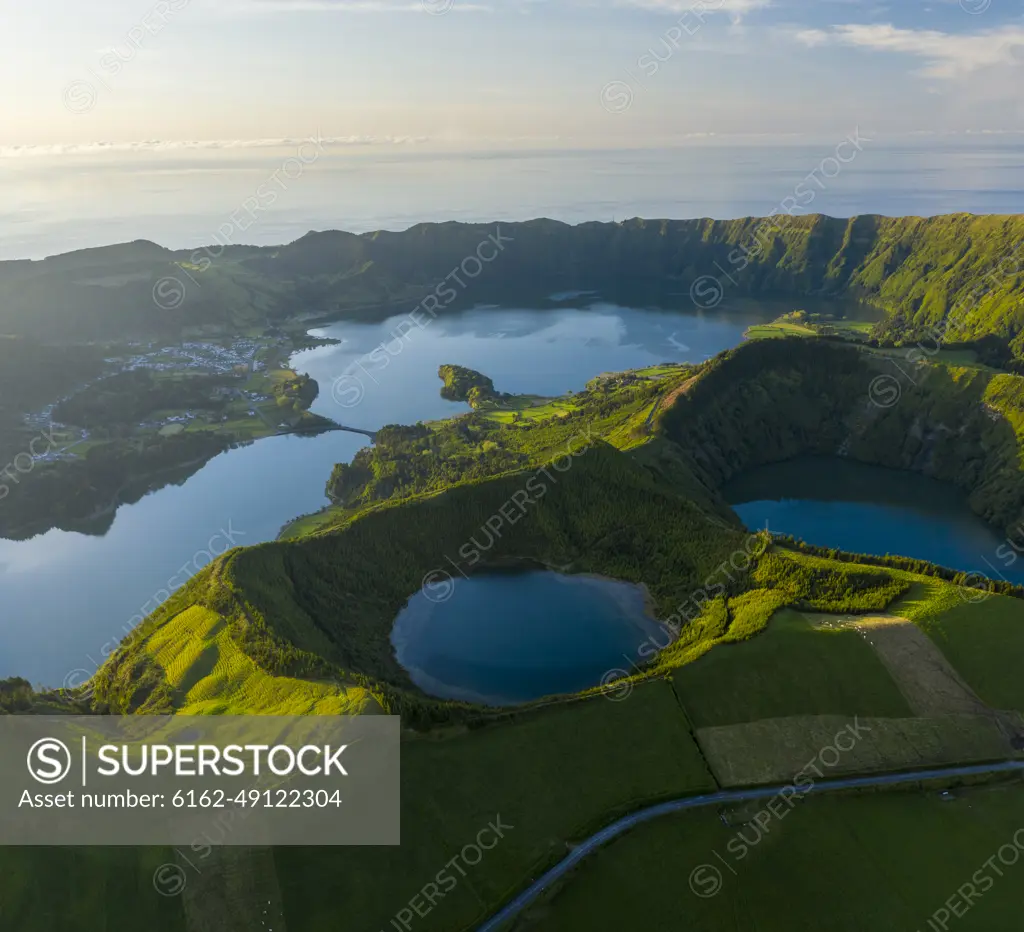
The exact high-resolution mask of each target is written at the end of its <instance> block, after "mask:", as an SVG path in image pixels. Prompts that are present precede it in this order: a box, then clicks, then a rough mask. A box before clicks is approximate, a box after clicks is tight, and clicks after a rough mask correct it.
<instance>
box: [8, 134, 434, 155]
mask: <svg viewBox="0 0 1024 932" xmlns="http://www.w3.org/2000/svg"><path fill="white" fill-rule="evenodd" d="M311 140H314V141H318V142H319V143H320V144H322V145H323V146H325V147H328V148H330V147H332V146H400V145H407V144H410V143H420V142H427V141H428V138H427V137H426V136H316V137H309V136H306V137H302V138H290V137H285V138H280V139H192V140H161V139H147V140H140V141H138V142H86V143H57V144H54V145H38V146H0V158H17V157H26V156H46V155H49V156H54V155H104V154H106V153H125V152H183V151H195V150H238V149H297V148H299V147H300V146H302V145H305V144H308V143H309V142H310V141H311Z"/></svg>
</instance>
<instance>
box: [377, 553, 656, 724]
mask: <svg viewBox="0 0 1024 932" xmlns="http://www.w3.org/2000/svg"><path fill="white" fill-rule="evenodd" d="M438 591H439V592H440V591H441V589H440V588H439V590H438ZM443 594H445V595H447V596H448V598H447V599H446V600H444V601H432V599H437V598H438V595H437V593H436V592H435V593H428V592H427V591H426V590H425V591H422V592H418V593H417V594H416V595H414V596H413V597H412V598H411V599H409V602H408V603H407V604H406V606H405V608H403V609H402V611H401V613H400V614H399V615H398V618H397V619H396V620H395V626H394V629H393V630H392V632H391V643H392V644H393V645H394V648H395V654H396V656H397V658H398V662H399V663H400V664H401V665H402V666H403V667H404V668H405V670H406V671H407V672H408V674H409V676H410V677H411V678H412V681H413V682H414V683H415V684H416V685H417V686H419V687H420V689H422V690H423V691H424V692H426V693H428V694H429V695H432V696H438V697H441V698H443V699H461V700H465V701H467V702H476V703H482V704H484V705H516V704H518V703H523V702H529V701H531V700H533V699H540V698H541V697H543V696H549V695H554V694H556V693H571V692H577V691H579V690H581V689H587V688H589V687H591V686H598V685H600V684H601V682H602V678H604V677H605V676H606V674H608V673H609V671H618V672H617V673H616V674H615V675H614V678H617V677H618V676H621V675H624V674H623V673H622V672H621V671H623V670H630V669H631V666H632V664H634V663H638V662H639V660H640V654H639V648H640V647H641V645H643V644H644V643H645V642H651V643H652V644H654V645H657V646H659V647H663V646H664V645H665V643H666V641H667V639H668V633H667V631H666V630H665V629H664V628H663V627H662V626H661V625H660V624H658V622H657V621H655V620H654V619H653V618H652V617H651V616H650V615H649V614H648V613H647V608H646V599H645V596H644V592H643V590H642V589H640V587H638V586H634V585H630V584H629V583H623V582H616V581H615V580H610V579H600V578H596V577H593V576H564V575H561V574H559V573H554V572H550V571H547V570H530V571H523V572H503V573H487V574H481V575H479V576H471V577H469V578H468V579H457V580H456V581H455V582H454V584H453V585H452V586H451V587H450V588H449V589H448V590H447V591H445V592H444V593H443ZM645 653H647V652H646V651H645ZM611 678H613V677H609V678H608V679H606V680H605V682H608V681H609V680H610V679H611Z"/></svg>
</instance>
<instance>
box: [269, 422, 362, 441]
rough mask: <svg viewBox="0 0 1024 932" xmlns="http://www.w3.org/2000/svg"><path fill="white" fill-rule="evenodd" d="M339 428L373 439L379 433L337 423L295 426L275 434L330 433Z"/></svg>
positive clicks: (281, 435) (280, 435) (279, 435)
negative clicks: (322, 425) (331, 424)
mask: <svg viewBox="0 0 1024 932" xmlns="http://www.w3.org/2000/svg"><path fill="white" fill-rule="evenodd" d="M339 430H343V431H345V432H346V433H349V434H362V435H363V436H364V437H369V438H370V439H371V440H376V439H377V434H376V433H375V432H374V431H372V430H363V429H362V428H361V427H346V426H345V425H344V424H335V425H334V426H333V427H293V428H291V429H289V430H279V431H277V433H276V434H275V436H277V437H283V436H285V435H286V434H330V433H334V432H335V431H339Z"/></svg>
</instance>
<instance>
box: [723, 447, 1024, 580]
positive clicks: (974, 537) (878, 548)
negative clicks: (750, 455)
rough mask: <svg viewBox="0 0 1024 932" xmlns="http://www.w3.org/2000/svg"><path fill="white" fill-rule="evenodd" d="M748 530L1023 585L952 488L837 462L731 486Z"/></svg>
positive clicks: (1004, 546)
mask: <svg viewBox="0 0 1024 932" xmlns="http://www.w3.org/2000/svg"><path fill="white" fill-rule="evenodd" d="M724 492H725V495H726V498H727V499H728V501H729V503H730V504H731V505H732V506H733V509H734V510H735V511H736V512H737V514H739V516H740V517H741V518H742V519H743V521H744V522H745V523H746V525H747V526H748V527H750V528H763V527H765V526H766V525H767V526H768V527H769V528H770V529H771V530H772V531H776V532H778V533H781V534H792V535H793V536H794V537H800V538H802V539H803V540H806V541H807V542H808V543H810V544H817V545H819V546H824V547H838V548H840V549H841V550H849V551H852V552H854V553H870V554H875V555H879V556H884V555H886V554H900V555H902V556H908V557H916V558H918V559H921V560H930V561H931V562H933V563H938V564H939V565H940V566H947V567H950V568H952V569H957V570H964V571H966V572H977V573H982V574H983V575H985V576H988V577H991V578H993V579H1006V580H1009V581H1010V582H1014V583H1019V584H1020V583H1024V559H1022V558H1021V556H1020V555H1018V554H1017V553H1016V552H1015V551H1014V550H1013V548H1012V547H1010V546H1009V544H1008V543H1007V541H1006V540H1005V539H1004V538H1003V537H1002V536H1001V535H999V534H998V533H997V532H996V531H995V530H994V529H993V528H991V527H990V526H989V525H988V524H986V523H985V522H984V521H982V520H981V519H980V518H979V517H978V516H977V515H975V514H974V512H972V511H971V509H970V508H969V507H968V505H967V500H966V496H964V495H963V493H961V492H960V491H959V490H958V489H956V488H955V487H954V486H951V485H947V484H946V483H943V482H936V481H935V480H934V479H929V478H927V477H925V476H919V475H916V474H914V473H909V472H902V471H898V470H892V469H884V468H882V467H880V466H868V465H865V464H864V463H856V462H853V461H850V460H846V459H839V458H836V457H800V458H798V459H793V460H788V461H786V462H784V463H773V464H772V465H770V466H764V467H761V468H760V469H755V470H752V471H751V472H749V473H746V474H745V475H742V476H739V477H737V478H736V479H734V480H733V481H732V482H730V483H729V484H728V485H726V487H725V489H724Z"/></svg>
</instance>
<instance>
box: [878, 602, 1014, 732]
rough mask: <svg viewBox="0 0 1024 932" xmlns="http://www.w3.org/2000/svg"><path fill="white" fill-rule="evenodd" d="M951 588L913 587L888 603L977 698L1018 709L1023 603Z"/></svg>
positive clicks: (998, 705) (1002, 707)
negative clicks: (913, 624)
mask: <svg viewBox="0 0 1024 932" xmlns="http://www.w3.org/2000/svg"><path fill="white" fill-rule="evenodd" d="M969 594H970V595H971V597H972V598H979V599H980V601H967V600H966V599H965V598H964V596H963V593H961V592H960V591H959V590H956V589H955V587H952V586H946V587H944V588H941V587H940V586H938V585H934V586H930V587H926V586H924V585H922V586H920V587H918V588H917V589H916V590H915V591H914V592H912V593H911V594H910V595H908V597H907V598H905V599H903V600H901V601H900V602H898V603H897V604H896V605H895V606H893V609H892V610H893V612H894V613H896V614H902V615H904V616H905V617H908V618H910V619H911V620H912V621H915V622H916V623H917V624H918V625H919V626H920V627H921V628H923V629H924V630H925V631H926V632H927V633H928V634H929V635H930V636H931V638H932V640H933V641H935V643H936V644H938V646H939V648H940V649H941V650H942V652H943V653H944V654H945V655H946V657H947V659H948V660H949V661H950V663H952V664H953V666H954V667H955V668H956V670H957V672H958V673H959V674H960V676H962V677H963V678H964V680H966V682H967V684H968V685H969V686H970V687H971V688H972V689H973V690H974V692H976V693H977V694H978V695H979V696H980V697H981V699H982V700H984V701H985V702H986V703H988V704H989V705H990V706H992V707H993V708H996V709H1013V710H1016V711H1018V712H1024V675H1022V671H1021V663H1020V660H1021V658H1022V657H1024V602H1022V601H1021V600H1020V599H1012V598H1009V597H1007V596H999V595H992V596H989V597H987V598H981V596H982V594H981V593H976V594H975V593H973V592H972V593H969Z"/></svg>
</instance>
